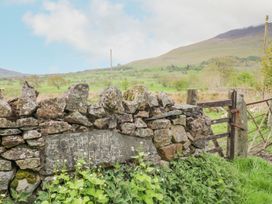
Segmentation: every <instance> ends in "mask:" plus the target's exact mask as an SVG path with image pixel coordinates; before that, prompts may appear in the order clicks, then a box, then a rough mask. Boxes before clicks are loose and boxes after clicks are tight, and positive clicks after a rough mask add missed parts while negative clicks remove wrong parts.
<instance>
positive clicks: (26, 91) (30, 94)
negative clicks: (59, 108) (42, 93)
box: [21, 81, 39, 101]
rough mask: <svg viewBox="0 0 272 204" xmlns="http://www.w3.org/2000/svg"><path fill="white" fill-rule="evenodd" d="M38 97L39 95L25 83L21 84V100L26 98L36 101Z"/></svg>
mask: <svg viewBox="0 0 272 204" xmlns="http://www.w3.org/2000/svg"><path fill="white" fill-rule="evenodd" d="M38 95H39V93H38V92H37V91H36V90H35V88H34V87H32V86H31V85H30V84H29V83H28V82H27V81H25V82H24V83H23V86H22V93H21V98H27V99H31V100H33V101H36V100H37V97H38Z"/></svg>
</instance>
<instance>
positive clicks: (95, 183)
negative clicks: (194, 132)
mask: <svg viewBox="0 0 272 204" xmlns="http://www.w3.org/2000/svg"><path fill="white" fill-rule="evenodd" d="M142 156H143V155H140V156H138V158H137V161H138V162H136V163H134V164H130V165H116V166H115V168H114V169H108V170H105V169H101V168H98V169H92V170H82V168H81V167H82V166H81V165H78V167H77V171H76V173H75V175H74V176H72V177H69V176H68V174H67V173H65V172H63V173H62V174H60V175H59V176H57V177H56V179H55V180H54V181H53V182H52V183H51V184H50V185H48V186H47V187H45V191H42V192H40V193H39V197H38V201H37V203H42V204H45V203H124V204H125V203H133V204H134V203H139V204H140V203H145V204H151V203H194V204H197V203H199V204H202V203H228V204H229V203H238V202H239V198H240V195H241V191H240V189H239V179H237V174H236V173H235V170H234V169H233V168H232V166H231V165H230V164H229V163H228V162H226V161H225V160H223V159H220V158H218V157H214V156H208V155H203V156H201V157H197V158H196V157H190V158H188V159H185V160H176V161H172V162H171V163H170V164H169V166H164V167H154V166H150V165H148V164H147V163H145V162H143V157H142ZM230 172H232V173H230ZM59 186H60V187H59Z"/></svg>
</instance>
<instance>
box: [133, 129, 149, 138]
mask: <svg viewBox="0 0 272 204" xmlns="http://www.w3.org/2000/svg"><path fill="white" fill-rule="evenodd" d="M135 135H136V136H137V137H151V136H153V130H152V129H150V128H140V129H136V130H135Z"/></svg>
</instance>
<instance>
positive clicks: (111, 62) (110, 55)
mask: <svg viewBox="0 0 272 204" xmlns="http://www.w3.org/2000/svg"><path fill="white" fill-rule="evenodd" d="M110 68H111V71H112V49H110Z"/></svg>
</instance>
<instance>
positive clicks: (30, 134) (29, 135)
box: [23, 130, 42, 140]
mask: <svg viewBox="0 0 272 204" xmlns="http://www.w3.org/2000/svg"><path fill="white" fill-rule="evenodd" d="M41 136H42V134H41V133H40V132H38V131H37V130H29V131H26V132H25V133H24V134H23V138H24V140H30V139H36V138H40V137H41Z"/></svg>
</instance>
